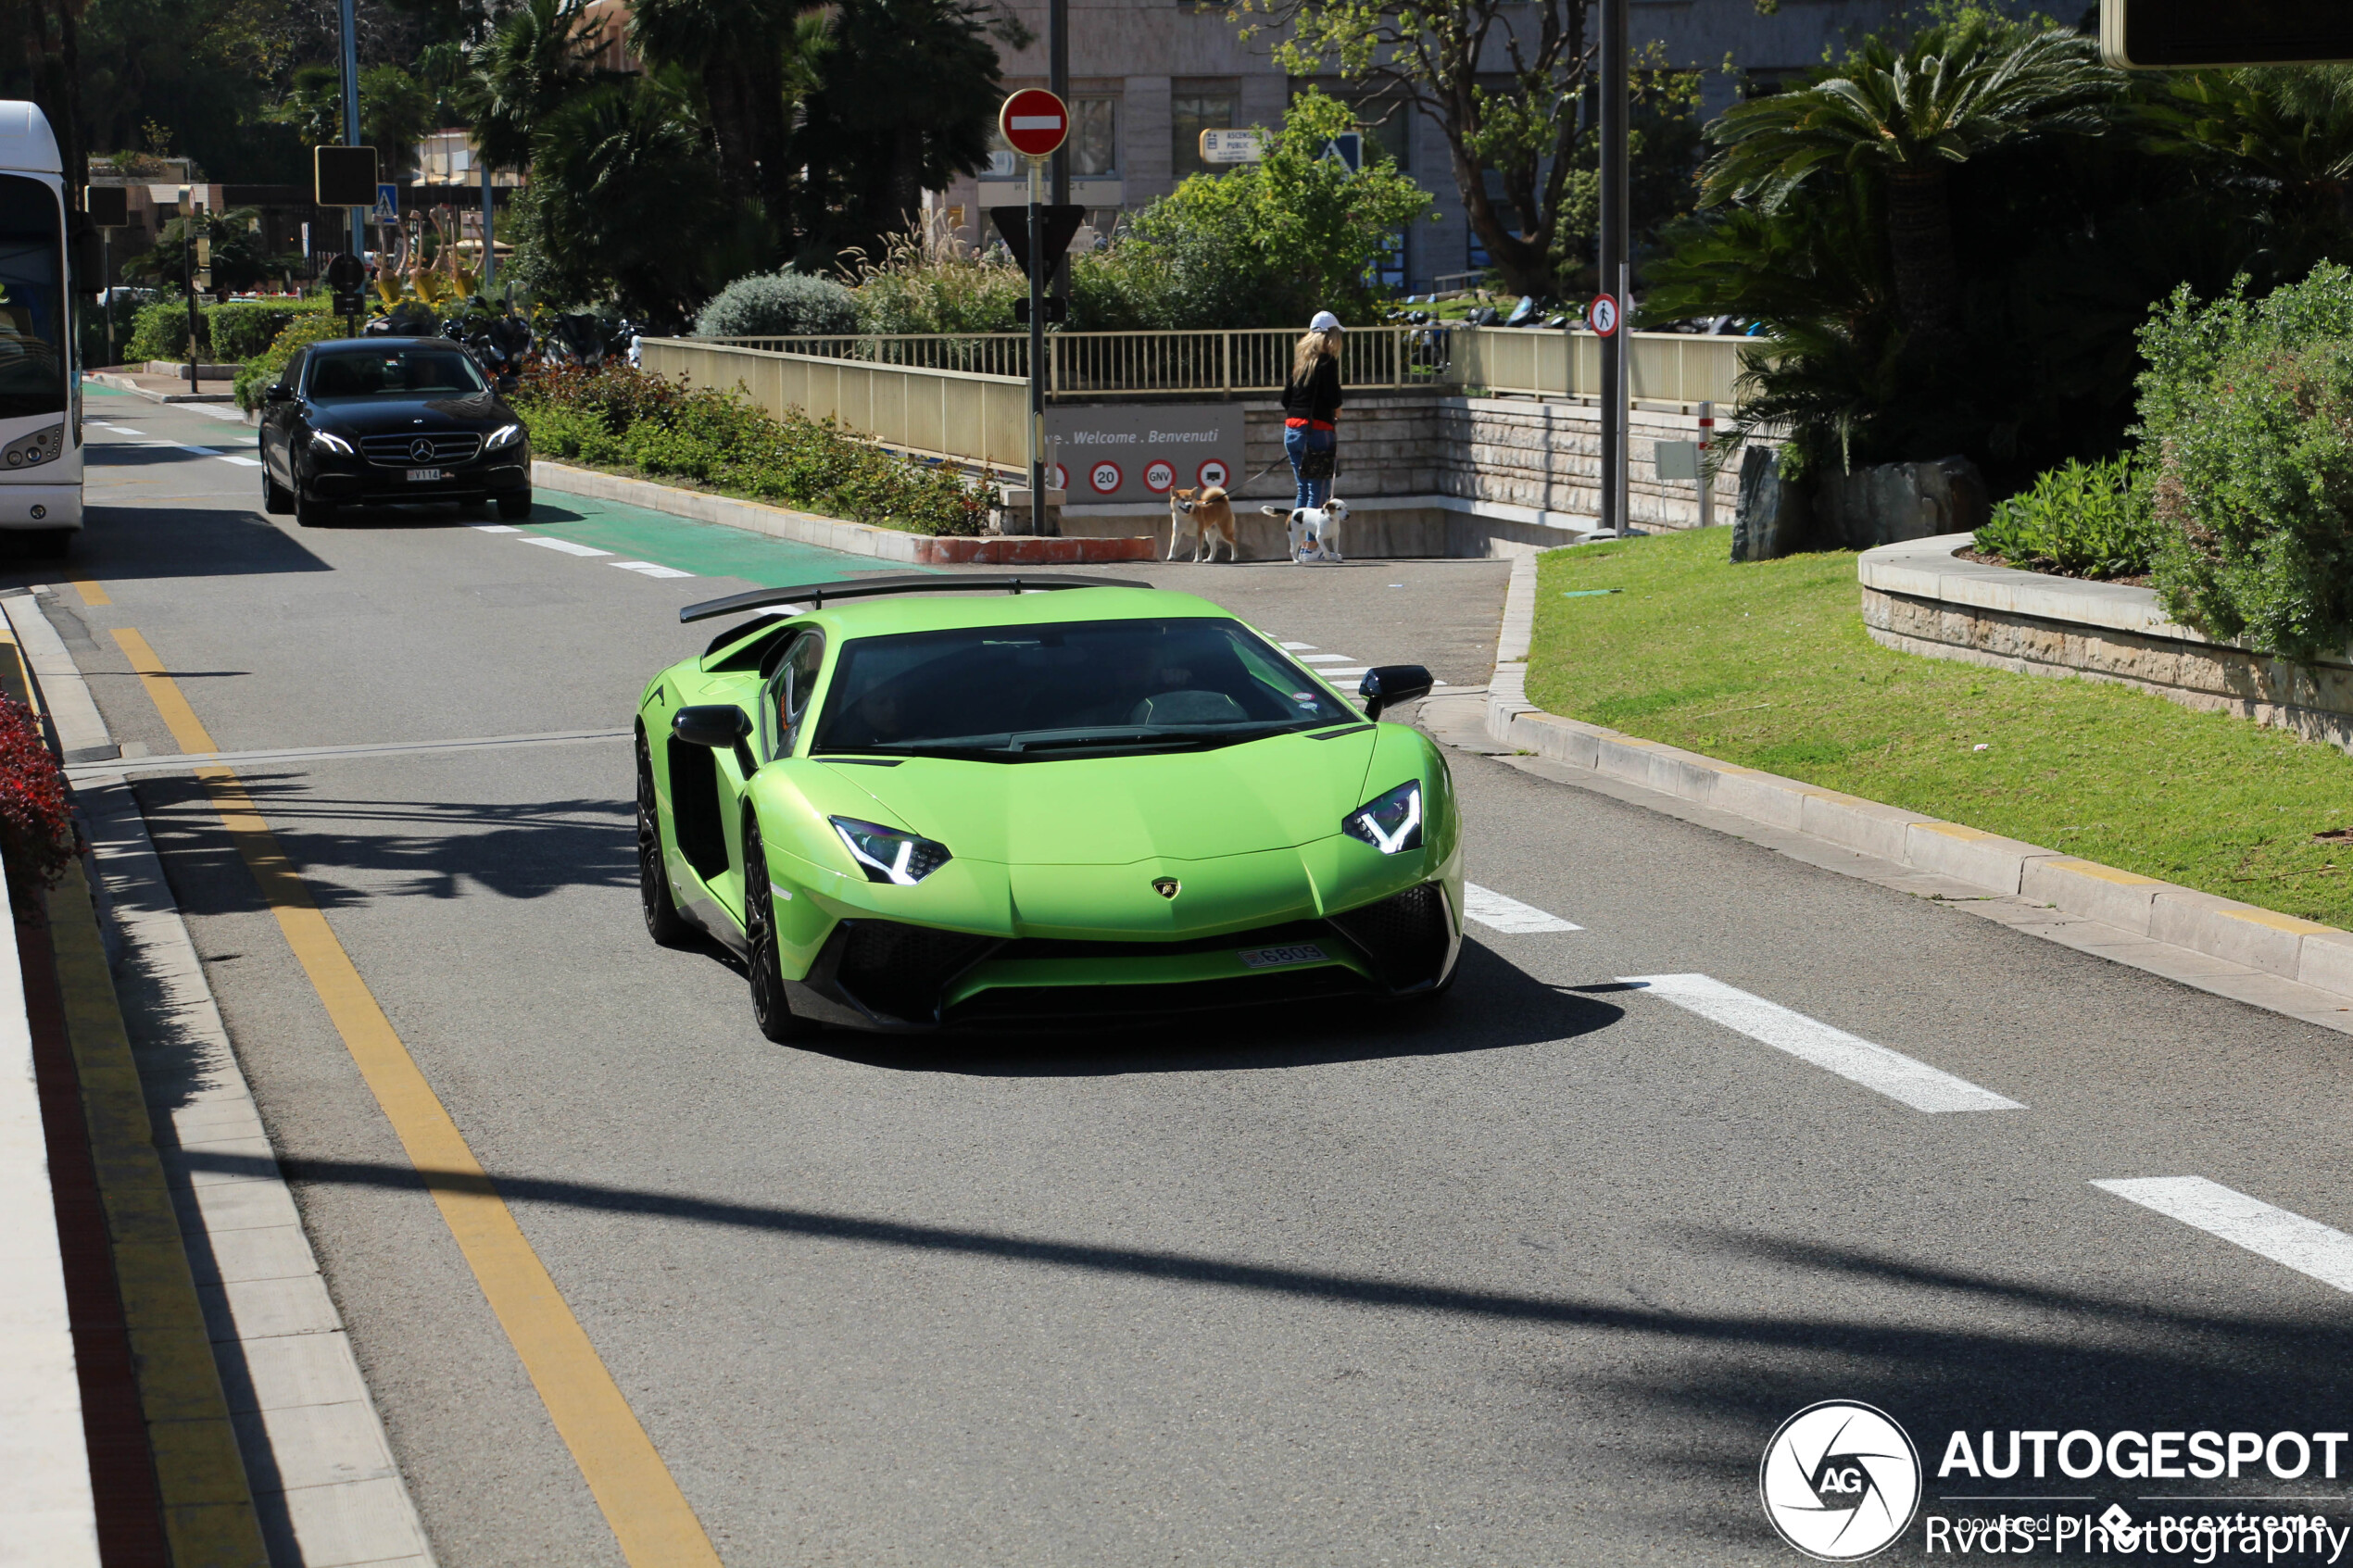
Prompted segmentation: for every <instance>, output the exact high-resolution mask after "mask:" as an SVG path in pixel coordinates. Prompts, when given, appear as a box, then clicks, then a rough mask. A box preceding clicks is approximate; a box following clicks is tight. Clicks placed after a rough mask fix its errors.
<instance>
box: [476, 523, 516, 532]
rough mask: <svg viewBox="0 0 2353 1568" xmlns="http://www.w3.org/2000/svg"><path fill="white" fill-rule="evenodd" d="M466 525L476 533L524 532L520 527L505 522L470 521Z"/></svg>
mask: <svg viewBox="0 0 2353 1568" xmlns="http://www.w3.org/2000/svg"><path fill="white" fill-rule="evenodd" d="M466 526H467V527H468V528H471V529H472V530H473V531H474V532H475V533H522V529H520V528H515V527H511V526H510V525H509V524H507V523H503V522H470V523H468V524H466Z"/></svg>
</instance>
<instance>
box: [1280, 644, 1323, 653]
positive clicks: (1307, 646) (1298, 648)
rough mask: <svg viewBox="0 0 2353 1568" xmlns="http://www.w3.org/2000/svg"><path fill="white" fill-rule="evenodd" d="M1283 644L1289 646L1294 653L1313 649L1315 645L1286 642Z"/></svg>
mask: <svg viewBox="0 0 2353 1568" xmlns="http://www.w3.org/2000/svg"><path fill="white" fill-rule="evenodd" d="M1282 646H1284V647H1286V648H1289V649H1290V651H1291V652H1293V653H1298V652H1301V651H1302V650H1307V651H1313V650H1314V648H1315V644H1313V643H1285V644H1283V645H1282Z"/></svg>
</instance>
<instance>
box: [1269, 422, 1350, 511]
mask: <svg viewBox="0 0 2353 1568" xmlns="http://www.w3.org/2000/svg"><path fill="white" fill-rule="evenodd" d="M1339 442H1340V435H1339V433H1338V432H1336V431H1328V430H1311V429H1308V428H1307V427H1305V426H1302V427H1301V428H1299V429H1297V430H1292V429H1290V428H1289V427H1286V428H1285V429H1284V431H1283V456H1284V457H1286V458H1290V480H1291V483H1292V485H1293V486H1295V487H1296V488H1297V490H1298V492H1299V495H1298V497H1297V498H1296V499H1295V500H1293V501H1292V502H1291V509H1292V510H1293V511H1299V510H1302V509H1304V508H1308V507H1320V506H1322V505H1323V504H1324V503H1325V502H1326V501H1328V500H1330V499H1331V498H1332V482H1331V481H1330V480H1328V479H1308V478H1306V477H1304V476H1302V474H1301V473H1300V471H1299V464H1300V459H1301V458H1303V457H1305V456H1306V455H1307V454H1308V453H1310V452H1328V451H1330V450H1331V449H1332V448H1333V447H1334V446H1335V445H1338V444H1339Z"/></svg>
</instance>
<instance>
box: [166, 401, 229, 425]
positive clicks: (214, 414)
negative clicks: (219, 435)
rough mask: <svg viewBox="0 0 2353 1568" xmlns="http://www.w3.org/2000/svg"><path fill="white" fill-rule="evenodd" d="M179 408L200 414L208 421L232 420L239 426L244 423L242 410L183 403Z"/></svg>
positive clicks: (215, 405) (210, 404)
mask: <svg viewBox="0 0 2353 1568" xmlns="http://www.w3.org/2000/svg"><path fill="white" fill-rule="evenodd" d="M181 407H182V408H186V409H187V410H188V411H189V412H191V413H195V414H202V415H203V416H204V417H205V418H206V419H208V420H236V421H237V423H239V424H243V423H245V411H244V410H243V409H241V408H229V407H226V406H224V405H222V404H219V403H183V404H182V405H181Z"/></svg>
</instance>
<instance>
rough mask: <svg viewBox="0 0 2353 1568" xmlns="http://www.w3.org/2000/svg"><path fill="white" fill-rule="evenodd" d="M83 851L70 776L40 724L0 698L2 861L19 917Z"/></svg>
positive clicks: (22, 707) (28, 712) (18, 706)
mask: <svg viewBox="0 0 2353 1568" xmlns="http://www.w3.org/2000/svg"><path fill="white" fill-rule="evenodd" d="M78 848H79V845H78V843H77V834H75V832H74V825H73V808H72V805H71V803H70V802H69V800H68V799H67V797H66V776H65V771H64V770H62V769H61V768H59V767H58V766H57V758H56V757H54V756H53V755H51V754H50V751H49V748H48V746H46V745H44V743H43V741H42V738H41V721H40V720H38V719H36V718H34V717H33V713H32V709H30V708H28V707H26V706H25V705H24V704H23V703H21V702H19V701H17V700H16V699H15V698H13V697H5V696H0V861H5V862H6V866H7V872H8V894H9V899H10V902H11V903H12V904H14V905H15V907H16V909H17V910H18V912H19V915H22V914H25V913H27V912H30V910H31V909H36V908H37V907H38V906H37V903H36V901H35V900H34V899H33V897H32V895H33V893H34V892H36V891H38V890H40V889H43V888H49V887H55V886H56V885H57V879H58V878H59V877H62V876H63V875H64V874H65V870H66V865H67V863H68V862H69V861H70V860H71V859H73V857H74V855H75V853H76V851H77V849H78Z"/></svg>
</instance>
